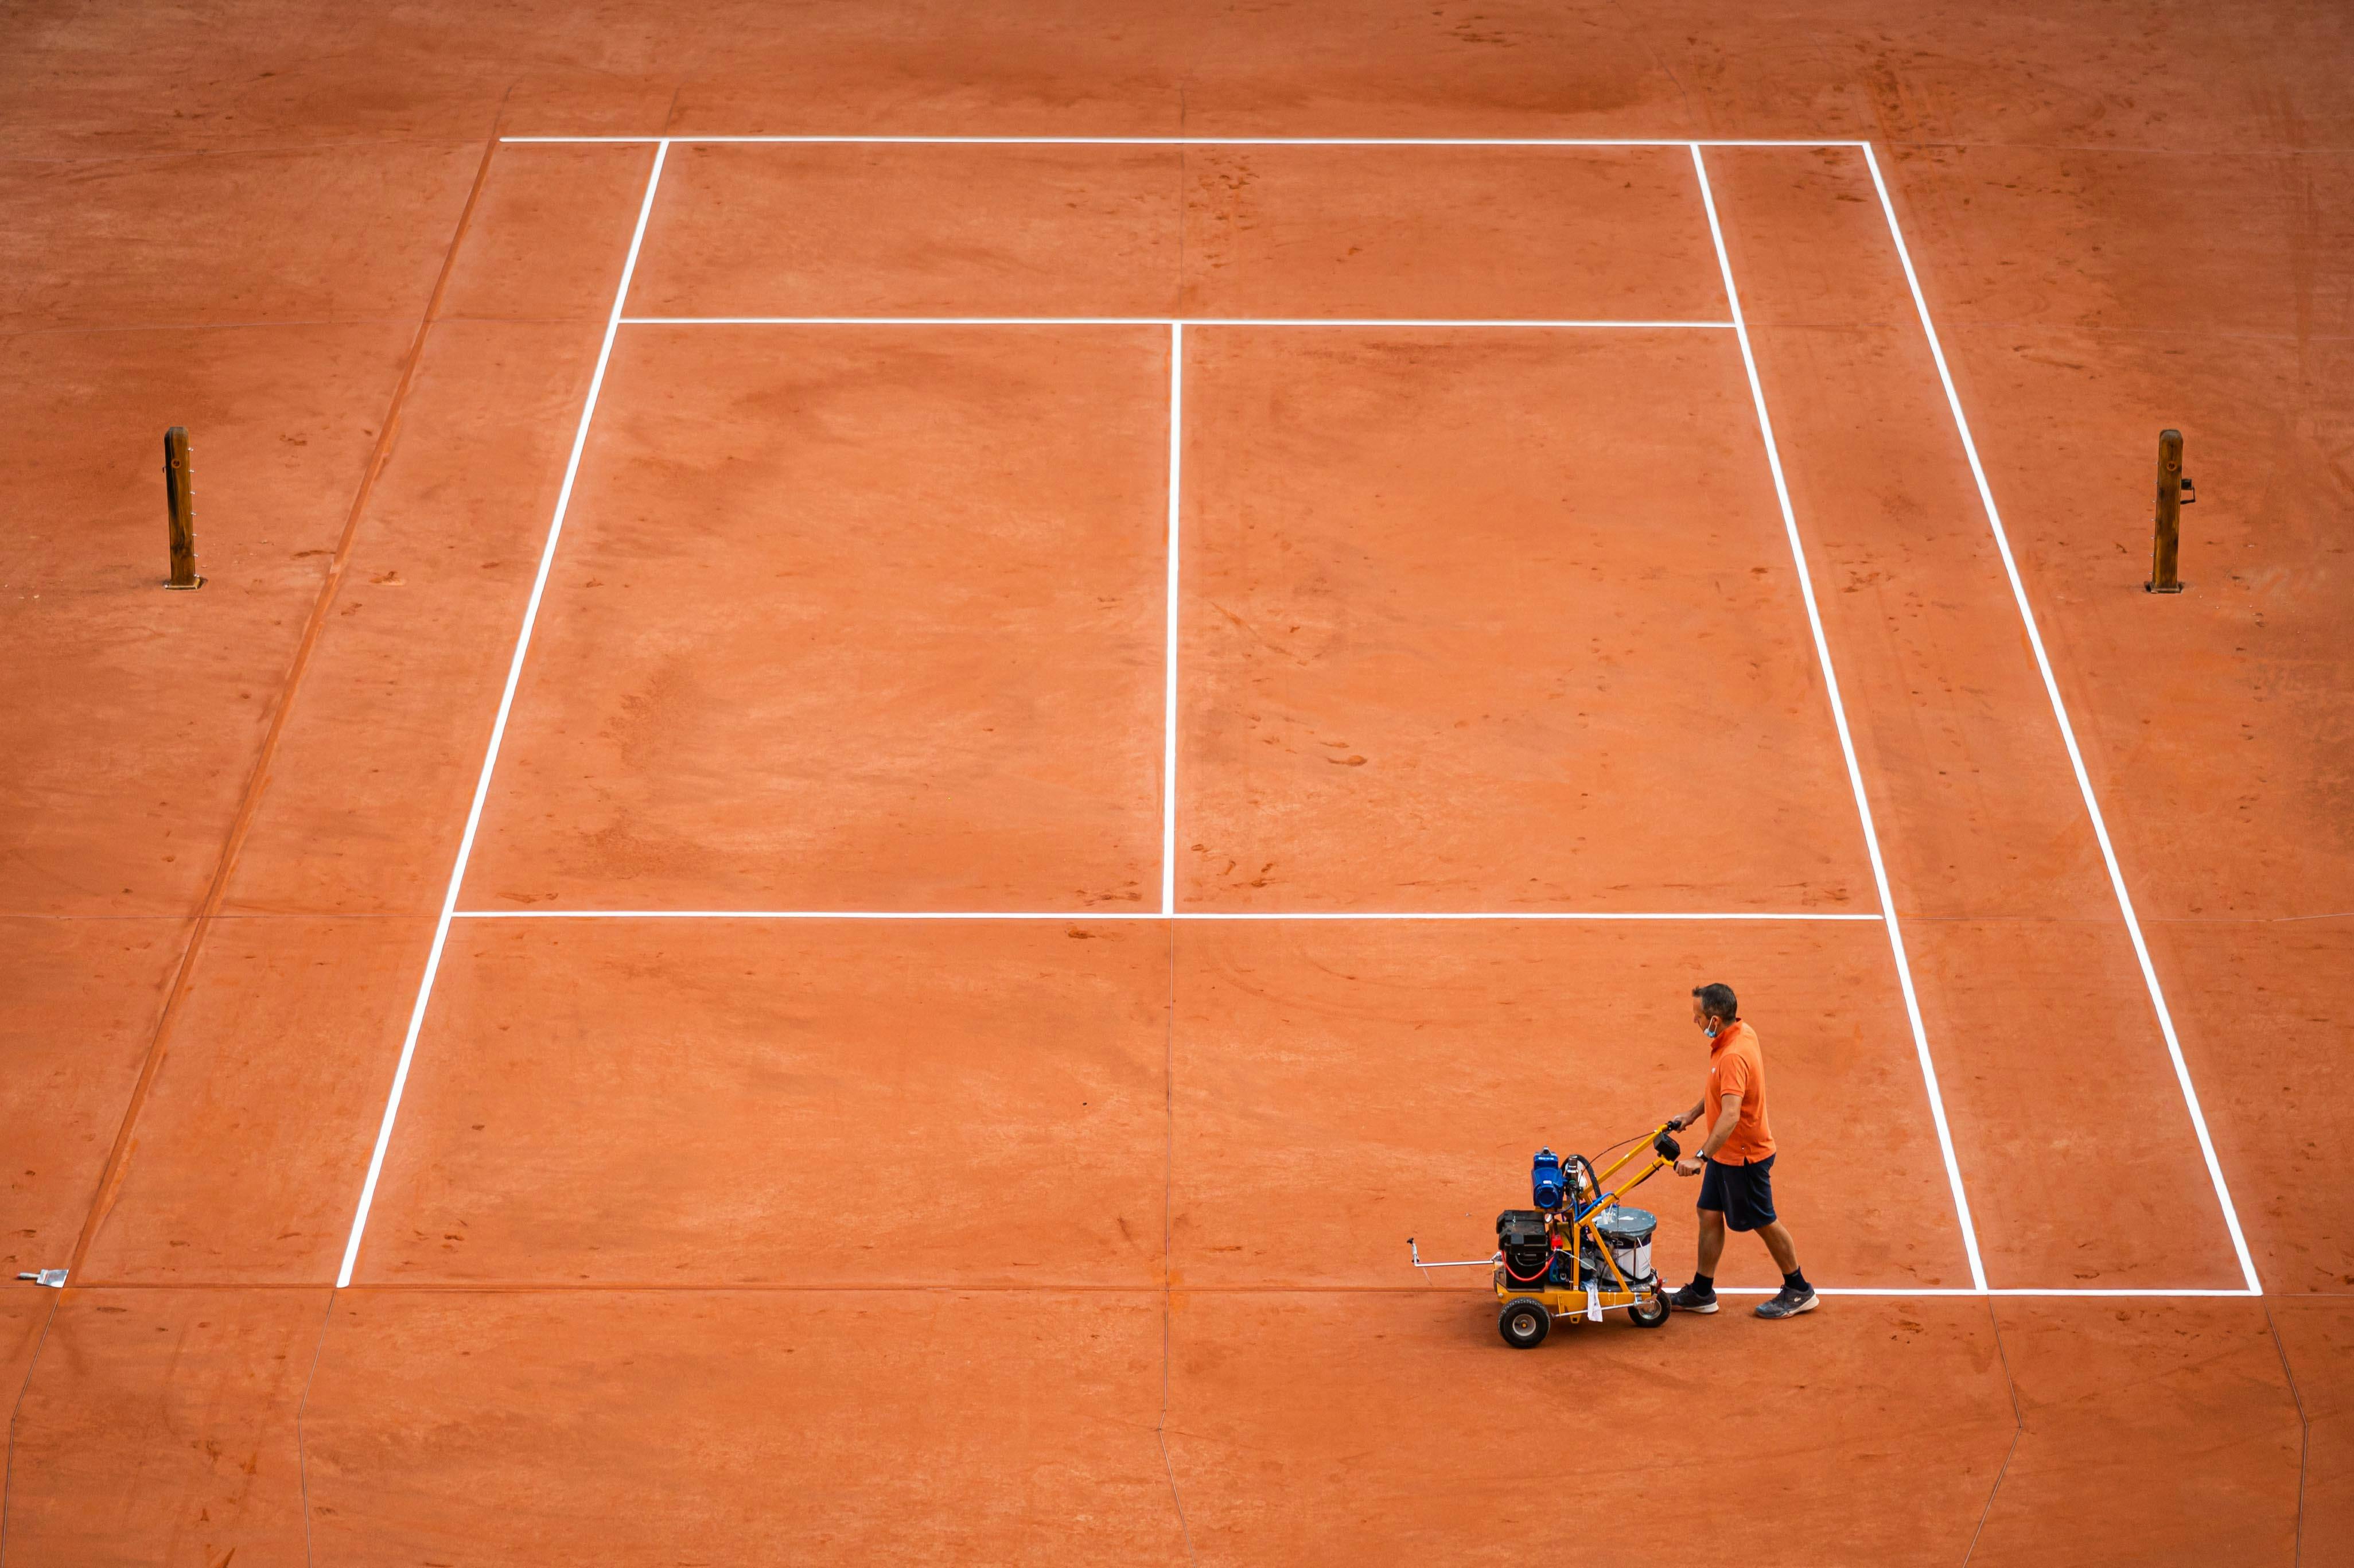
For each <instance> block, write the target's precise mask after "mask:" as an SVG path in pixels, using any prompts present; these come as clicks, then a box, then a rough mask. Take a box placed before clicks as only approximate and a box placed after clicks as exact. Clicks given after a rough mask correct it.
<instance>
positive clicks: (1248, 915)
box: [451, 878, 1880, 923]
mask: <svg viewBox="0 0 2354 1568" xmlns="http://www.w3.org/2000/svg"><path fill="white" fill-rule="evenodd" d="M1163 882H1164V887H1163V892H1164V894H1165V893H1166V891H1167V888H1166V886H1165V884H1166V882H1167V879H1166V878H1163ZM451 918H453V919H459V920H1080V921H1087V920H1584V921H1593V922H1596V923H1607V922H1612V921H1634V920H1697V921H1710V920H1776V921H1793V920H1802V921H1850V920H1870V921H1873V922H1875V923H1876V922H1877V921H1878V920H1879V919H1880V916H1877V915H1825V914H1815V913H1811V912H1805V913H1790V914H1783V913H1778V912H1776V911H1771V910H1767V911H1758V910H1739V911H1734V912H1731V913H1699V914H1684V913H1681V912H1676V913H1672V914H1657V913H1650V912H1645V913H1639V914H1623V915H1622V914H1613V913H1608V912H1590V911H1585V910H1561V909H1521V910H1511V909H1505V910H1488V909H1482V910H1476V911H1458V912H1445V911H1439V912H1431V913H1416V912H1413V911H1405V912H1400V913H1395V914H1392V913H1388V912H1382V913H1373V912H1368V911H1363V910H1336V911H1333V912H1331V913H1329V914H1320V913H1316V912H1312V911H1310V912H1301V911H1294V910H1284V911H1280V912H1266V913H1258V912H1251V911H1236V912H1234V913H1222V912H1220V911H1216V910H1179V911H1176V912H1174V913H1172V912H1171V911H1169V910H1166V909H1164V910H1161V912H1159V913H1157V914H1156V913H1154V912H1153V911H1151V910H1148V909H1073V910H1063V911H1056V910H1050V909H1049V910H1042V909H456V910H452V911H451Z"/></svg>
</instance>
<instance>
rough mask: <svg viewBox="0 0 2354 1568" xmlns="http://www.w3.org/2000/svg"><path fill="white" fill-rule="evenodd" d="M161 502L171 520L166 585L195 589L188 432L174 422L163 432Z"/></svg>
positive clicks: (197, 581) (197, 582) (197, 580)
mask: <svg viewBox="0 0 2354 1568" xmlns="http://www.w3.org/2000/svg"><path fill="white" fill-rule="evenodd" d="M164 509H165V511H166V512H167V513H168V514H169V516H170V519H171V530H172V576H171V577H170V578H169V579H168V580H167V581H166V582H165V583H164V587H165V588H202V587H204V586H205V579H204V578H202V577H198V576H196V503H195V501H194V500H193V499H192V498H191V497H190V495H189V493H188V431H187V427H186V426H185V425H175V426H173V427H172V428H171V429H168V430H165V431H164Z"/></svg>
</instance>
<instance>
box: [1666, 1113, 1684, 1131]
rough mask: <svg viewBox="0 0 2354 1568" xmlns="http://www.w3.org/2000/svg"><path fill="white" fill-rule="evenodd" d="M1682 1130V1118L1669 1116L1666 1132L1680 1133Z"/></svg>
mask: <svg viewBox="0 0 2354 1568" xmlns="http://www.w3.org/2000/svg"><path fill="white" fill-rule="evenodd" d="M1683 1129H1684V1118H1681V1117H1680V1116H1671V1117H1670V1118H1668V1130H1669V1131H1670V1132H1681V1131H1682V1130H1683Z"/></svg>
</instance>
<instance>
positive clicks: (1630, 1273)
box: [1405, 1122, 1683, 1351]
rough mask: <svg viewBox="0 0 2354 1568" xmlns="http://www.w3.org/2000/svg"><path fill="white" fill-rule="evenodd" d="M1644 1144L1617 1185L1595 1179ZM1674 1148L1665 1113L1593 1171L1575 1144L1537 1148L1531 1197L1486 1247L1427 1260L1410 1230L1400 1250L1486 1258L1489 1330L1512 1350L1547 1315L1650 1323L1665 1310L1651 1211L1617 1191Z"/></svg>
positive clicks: (1666, 1159)
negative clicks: (1491, 1296)
mask: <svg viewBox="0 0 2354 1568" xmlns="http://www.w3.org/2000/svg"><path fill="white" fill-rule="evenodd" d="M1642 1136H1643V1135H1642V1134H1640V1133H1638V1134H1637V1135H1636V1138H1640V1137H1642ZM1636 1138H1630V1139H1626V1140H1625V1141H1627V1142H1628V1143H1633V1142H1634V1141H1636ZM1612 1147H1613V1148H1616V1147H1617V1145H1615V1144H1614V1145H1612ZM1603 1152H1604V1153H1608V1152H1609V1150H1603ZM1646 1152H1648V1153H1649V1154H1650V1155H1651V1157H1652V1158H1651V1162H1650V1163H1649V1164H1648V1165H1646V1166H1644V1167H1643V1169H1642V1170H1641V1171H1640V1172H1638V1174H1636V1175H1635V1176H1633V1177H1631V1178H1629V1179H1628V1180H1627V1181H1624V1182H1622V1183H1620V1184H1619V1185H1618V1186H1617V1187H1609V1188H1606V1187H1605V1186H1604V1185H1603V1183H1604V1182H1606V1181H1609V1180H1610V1178H1612V1177H1613V1176H1616V1175H1617V1173H1618V1172H1619V1171H1621V1170H1622V1169H1624V1168H1625V1167H1626V1165H1627V1163H1628V1161H1629V1160H1633V1159H1635V1158H1636V1157H1637V1156H1638V1155H1640V1154H1643V1153H1646ZM1682 1152H1683V1150H1681V1148H1679V1147H1678V1146H1677V1143H1676V1140H1675V1139H1674V1137H1673V1136H1672V1135H1671V1134H1670V1131H1669V1128H1668V1124H1667V1123H1664V1122H1662V1123H1661V1124H1660V1125H1659V1126H1658V1127H1656V1128H1652V1129H1651V1133H1650V1142H1649V1145H1648V1147H1647V1148H1643V1149H1630V1150H1628V1151H1627V1152H1626V1153H1624V1154H1622V1155H1620V1156H1619V1157H1618V1158H1617V1160H1615V1161H1613V1162H1612V1163H1611V1166H1610V1168H1609V1169H1608V1170H1606V1171H1596V1170H1595V1169H1594V1162H1593V1161H1592V1160H1588V1159H1586V1158H1585V1155H1583V1154H1572V1155H1568V1156H1563V1155H1558V1154H1555V1153H1554V1152H1553V1150H1550V1149H1540V1150H1537V1152H1536V1158H1535V1160H1533V1161H1532V1167H1531V1169H1530V1171H1529V1197H1530V1201H1531V1202H1533V1203H1534V1204H1535V1205H1536V1207H1534V1208H1533V1209H1506V1210H1505V1211H1504V1212H1503V1213H1500V1214H1498V1215H1497V1216H1496V1252H1495V1255H1494V1256H1492V1257H1485V1258H1465V1259H1462V1260H1461V1261H1459V1262H1451V1263H1426V1262H1424V1261H1423V1256H1422V1249H1421V1248H1419V1247H1418V1246H1416V1245H1415V1240H1414V1238H1413V1237H1412V1236H1408V1237H1406V1238H1405V1245H1406V1252H1407V1254H1408V1255H1410V1256H1411V1257H1412V1258H1413V1259H1414V1266H1415V1267H1416V1268H1419V1269H1432V1268H1490V1267H1492V1268H1493V1269H1494V1271H1495V1281H1496V1298H1497V1299H1498V1300H1499V1301H1500V1302H1501V1303H1503V1305H1502V1308H1501V1309H1500V1311H1499V1312H1498V1313H1497V1316H1496V1330H1497V1332H1499V1333H1500V1334H1501V1335H1503V1337H1504V1343H1506V1344H1508V1345H1510V1346H1511V1347H1512V1348H1513V1349H1514V1350H1516V1351H1528V1350H1534V1349H1535V1348H1536V1347H1537V1346H1539V1345H1541V1344H1543V1343H1544V1340H1545V1336H1546V1335H1547V1334H1548V1333H1550V1332H1552V1330H1553V1319H1555V1318H1565V1319H1572V1320H1575V1319H1579V1318H1583V1319H1585V1320H1586V1321H1587V1322H1589V1323H1599V1322H1600V1321H1602V1314H1604V1313H1605V1312H1617V1311H1624V1312H1625V1313H1626V1314H1627V1319H1628V1321H1629V1322H1631V1323H1633V1324H1635V1325H1637V1326H1638V1328H1644V1329H1656V1328H1658V1327H1659V1326H1660V1325H1661V1324H1663V1323H1665V1322H1666V1321H1667V1320H1668V1296H1667V1290H1666V1288H1665V1287H1663V1286H1662V1285H1661V1284H1660V1283H1659V1275H1658V1274H1657V1273H1656V1272H1655V1271H1654V1270H1653V1269H1652V1267H1651V1234H1652V1232H1653V1231H1655V1230H1657V1229H1658V1228H1659V1217H1658V1216H1657V1215H1655V1214H1653V1213H1651V1212H1650V1211H1649V1210H1648V1209H1638V1208H1633V1207H1630V1206H1628V1205H1626V1204H1623V1203H1621V1202H1619V1200H1620V1199H1621V1198H1622V1197H1624V1196H1625V1195H1626V1194H1627V1193H1628V1192H1633V1191H1634V1190H1635V1189H1636V1188H1638V1187H1639V1186H1641V1185H1642V1184H1643V1183H1644V1182H1646V1181H1649V1180H1650V1179H1651V1178H1652V1177H1654V1176H1656V1175H1658V1174H1659V1172H1660V1171H1663V1170H1665V1169H1666V1168H1667V1167H1669V1166H1670V1165H1672V1164H1674V1163H1675V1162H1676V1160H1677V1159H1678V1158H1679V1157H1680V1156H1681V1154H1682Z"/></svg>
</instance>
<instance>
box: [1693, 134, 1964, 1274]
mask: <svg viewBox="0 0 2354 1568" xmlns="http://www.w3.org/2000/svg"><path fill="white" fill-rule="evenodd" d="M1691 161H1692V173H1693V175H1695V176H1696V177H1697V178H1698V179H1699V181H1700V199H1701V206H1702V208H1703V209H1704V210H1705V211H1706V212H1707V214H1708V232H1709V237H1710V238H1712V240H1714V241H1715V243H1716V264H1717V269H1718V270H1719V271H1721V272H1722V273H1723V277H1724V302H1725V305H1726V308H1727V309H1728V310H1730V311H1731V312H1732V313H1733V322H1734V339H1735V340H1736V341H1737V342H1738V343H1739V344H1740V345H1741V365H1742V368H1743V369H1744V370H1745V371H1746V372H1747V373H1748V376H1749V397H1750V401H1751V402H1753V403H1754V404H1755V405H1756V408H1757V431H1758V434H1759V435H1760V436H1761V437H1763V438H1764V440H1765V466H1766V469H1767V470H1768V471H1770V472H1771V473H1772V475H1773V478H1774V499H1775V502H1776V504H1778V505H1779V506H1780V507H1781V509H1782V529H1783V532H1784V533H1785V534H1787V535H1788V536H1789V541H1790V560H1791V563H1792V565H1793V566H1795V567H1797V577H1798V596H1799V598H1800V599H1802V600H1803V601H1804V602H1805V604H1806V607H1807V626H1808V630H1810V631H1811V632H1812V633H1813V635H1814V640H1815V658H1816V660H1817V661H1818V662H1819V664H1820V666H1821V669H1822V672H1823V686H1824V689H1825V690H1826V691H1827V692H1828V693H1829V696H1830V705H1831V724H1832V726H1833V727H1834V728H1835V729H1837V730H1838V732H1839V743H1840V757H1842V758H1845V759H1846V762H1847V781H1848V786H1849V788H1850V789H1851V790H1852V791H1853V792H1854V795H1855V814H1856V818H1857V821H1859V822H1860V823H1861V825H1862V828H1863V847H1864V850H1865V852H1866V853H1868V854H1869V855H1870V856H1871V859H1872V885H1873V887H1875V888H1876V889H1878V891H1879V894H1880V909H1881V917H1882V920H1883V921H1884V923H1885V924H1886V926H1887V928H1888V948H1889V952H1890V953H1891V954H1892V955H1893V957H1894V959H1895V960H1896V982H1897V985H1898V988H1899V989H1900V990H1902V991H1903V993H1904V1017H1905V1021H1906V1022H1908V1023H1910V1024H1911V1025H1912V1029H1913V1049H1914V1054H1915V1055H1916V1056H1918V1057H1919V1058H1920V1062H1921V1080H1922V1083H1923V1085H1924V1086H1925V1087H1926V1088H1927V1090H1928V1092H1929V1117H1930V1119H1931V1120H1932V1121H1933V1122H1935V1125H1936V1129H1937V1151H1938V1152H1939V1153H1940V1154H1942V1155H1943V1156H1944V1157H1945V1160H1946V1183H1947V1184H1948V1185H1949V1186H1950V1187H1951V1188H1952V1189H1953V1194H1954V1217H1955V1219H1956V1221H1957V1222H1959V1224H1960V1225H1961V1230H1962V1247H1963V1250H1964V1251H1965V1252H1967V1254H1968V1255H1969V1261H1970V1282H1971V1283H1972V1284H1973V1285H1975V1286H1976V1287H1978V1289H1980V1290H1984V1289H1985V1288H1986V1287H1987V1277H1986V1264H1985V1263H1984V1261H1982V1260H1981V1259H1980V1258H1979V1256H1978V1227H1977V1225H1976V1224H1973V1223H1972V1221H1971V1219H1970V1200H1969V1197H1968V1195H1967V1193H1965V1192H1963V1191H1962V1167H1961V1162H1960V1161H1959V1160H1956V1159H1955V1157H1954V1135H1953V1132H1952V1130H1951V1129H1950V1128H1948V1127H1947V1126H1946V1101H1945V1097H1944V1096H1943V1095H1942V1094H1940V1093H1939V1092H1938V1088H1937V1066H1936V1064H1935V1062H1933V1061H1931V1060H1930V1058H1929V1031H1928V1026H1927V1025H1926V1024H1925V1023H1924V1022H1922V1019H1921V1001H1920V999H1919V997H1917V996H1916V995H1914V990H1913V964H1912V960H1911V959H1909V958H1907V957H1906V955H1905V951H1904V931H1903V927H1902V926H1900V925H1899V924H1898V922H1897V919H1896V899H1895V895H1893V894H1892V893H1891V892H1890V891H1889V887H1888V866H1887V864H1886V863H1885V862H1884V861H1883V860H1882V858H1881V853H1880V832H1879V829H1878V828H1876V827H1875V826H1874V825H1873V823H1872V801H1871V800H1870V798H1869V797H1867V796H1866V794H1865V793H1864V788H1863V769H1862V768H1861V765H1860V764H1859V763H1858V762H1857V760H1856V755H1855V737H1854V736H1852V735H1850V733H1849V731H1848V724H1847V705H1846V704H1845V702H1843V701H1842V700H1841V698H1840V683H1839V673H1838V672H1837V671H1836V670H1835V669H1834V668H1833V667H1832V664H1831V648H1830V641H1829V638H1828V637H1827V636H1826V635H1825V634H1824V632H1823V617H1822V611H1821V609H1820V608H1819V607H1818V606H1817V605H1816V603H1815V586H1814V579H1813V577H1811V576H1810V575H1809V573H1808V569H1807V546H1806V544H1805V542H1804V541H1803V540H1801V539H1800V538H1799V536H1798V515H1797V511H1796V509H1794V508H1793V507H1792V506H1791V504H1790V486H1789V482H1788V481H1787V480H1786V479H1785V478H1784V476H1783V473H1782V452H1781V449H1780V447H1779V446H1777V445H1776V443H1775V440H1774V419H1773V416H1772V415H1770V414H1769V413H1767V412H1766V409H1765V385H1764V383H1762V382H1760V381H1759V380H1758V378H1757V357H1756V355H1755V354H1753V353H1752V352H1751V351H1750V347H1749V327H1748V324H1747V323H1746V321H1745V320H1744V318H1743V316H1742V313H1741V292H1740V291H1739V289H1737V288H1736V287H1735V286H1734V281H1733V261H1732V259H1731V258H1730V257H1729V256H1728V255H1727V254H1726V252H1725V249H1724V229H1723V226H1722V225H1721V224H1719V223H1718V221H1717V217H1716V196H1715V195H1714V193H1713V192H1712V191H1711V190H1710V188H1709V184H1708V162H1707V160H1706V159H1705V158H1703V157H1702V155H1701V143H1697V142H1695V143H1691Z"/></svg>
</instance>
